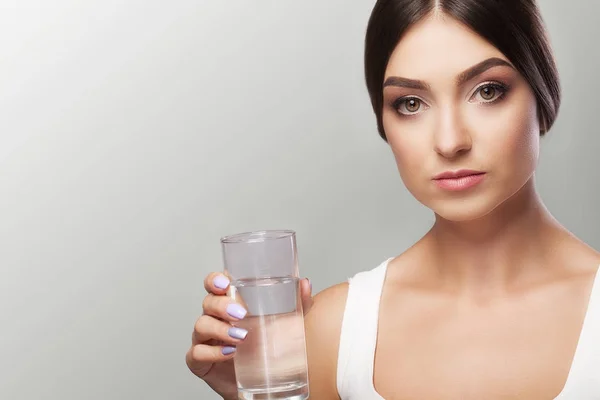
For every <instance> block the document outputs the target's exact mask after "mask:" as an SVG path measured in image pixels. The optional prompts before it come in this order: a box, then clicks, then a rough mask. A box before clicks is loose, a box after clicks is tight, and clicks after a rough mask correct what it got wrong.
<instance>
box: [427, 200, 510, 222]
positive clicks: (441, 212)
mask: <svg viewBox="0 0 600 400" xmlns="http://www.w3.org/2000/svg"><path fill="white" fill-rule="evenodd" d="M486 200H487V201H486ZM498 205H499V203H498V202H492V201H490V199H481V198H479V199H476V198H472V199H452V200H443V201H439V202H436V203H435V204H428V205H427V207H429V208H430V209H431V210H432V211H433V212H434V213H435V214H436V216H437V217H438V218H442V219H444V220H446V221H449V222H470V221H475V220H478V219H481V218H483V217H485V216H487V215H488V214H490V213H491V212H492V211H494V209H496V207H498Z"/></svg>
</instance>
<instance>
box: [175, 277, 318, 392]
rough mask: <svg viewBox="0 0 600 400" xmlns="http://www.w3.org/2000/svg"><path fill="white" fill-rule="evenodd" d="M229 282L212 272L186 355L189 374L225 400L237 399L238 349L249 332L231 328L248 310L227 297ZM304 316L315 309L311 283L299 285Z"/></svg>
mask: <svg viewBox="0 0 600 400" xmlns="http://www.w3.org/2000/svg"><path fill="white" fill-rule="evenodd" d="M229 284H230V282H229V279H227V277H226V276H225V275H224V274H222V273H217V272H213V273H211V274H209V275H208V276H207V277H206V279H205V280H204V288H205V289H206V291H207V292H208V294H207V295H206V297H205V298H204V301H203V303H202V309H203V313H202V315H201V316H200V318H198V320H197V321H196V324H195V326H194V332H193V333H192V345H191V347H190V349H189V350H188V351H187V353H186V358H185V359H186V363H187V366H188V368H189V369H190V371H192V372H193V373H194V374H195V375H197V376H198V377H199V378H201V379H203V380H204V381H205V382H206V383H207V384H208V385H209V386H210V387H211V388H212V389H213V390H214V391H215V392H217V393H218V394H219V395H221V396H222V397H223V398H224V399H231V400H235V399H237V398H238V397H237V383H236V379H235V371H234V369H233V358H234V357H235V349H236V345H237V344H238V343H240V342H241V341H243V340H244V339H245V338H246V335H247V334H248V332H246V331H245V330H244V329H241V328H236V327H234V326H232V324H231V323H232V322H236V321H240V320H242V319H243V318H244V317H245V315H246V310H245V309H244V307H242V306H241V305H240V304H238V303H236V302H235V301H233V300H232V299H231V298H230V297H228V296H226V294H227V290H228V288H229ZM300 291H301V296H302V306H303V310H304V314H306V313H307V312H308V310H309V309H310V307H311V306H312V298H311V285H310V282H309V281H308V279H302V280H301V281H300Z"/></svg>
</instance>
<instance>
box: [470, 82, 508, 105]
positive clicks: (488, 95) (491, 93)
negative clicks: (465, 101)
mask: <svg viewBox="0 0 600 400" xmlns="http://www.w3.org/2000/svg"><path fill="white" fill-rule="evenodd" d="M505 93H506V89H505V88H504V87H502V86H500V85H496V84H491V83H490V84H486V85H483V86H481V87H480V88H479V89H477V90H476V91H475V93H474V94H473V96H472V98H471V100H472V101H475V102H477V103H491V102H494V101H496V100H498V99H499V98H500V97H502V96H503V95H504V94H505Z"/></svg>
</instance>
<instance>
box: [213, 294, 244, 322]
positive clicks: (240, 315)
mask: <svg viewBox="0 0 600 400" xmlns="http://www.w3.org/2000/svg"><path fill="white" fill-rule="evenodd" d="M202 309H203V311H204V314H207V315H210V316H212V317H216V318H219V319H222V320H225V321H229V322H235V321H239V320H241V319H244V317H245V316H246V314H247V311H246V309H245V308H244V307H242V305H240V304H238V303H236V302H235V301H233V300H232V299H231V298H230V297H227V296H218V295H214V294H212V293H209V294H207V295H206V297H205V298H204V301H203V302H202Z"/></svg>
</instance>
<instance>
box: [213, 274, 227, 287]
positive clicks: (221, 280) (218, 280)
mask: <svg viewBox="0 0 600 400" xmlns="http://www.w3.org/2000/svg"><path fill="white" fill-rule="evenodd" d="M213 285H215V286H216V287H218V288H219V289H227V286H229V279H227V278H225V277H224V276H223V275H217V276H216V277H215V279H213Z"/></svg>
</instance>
